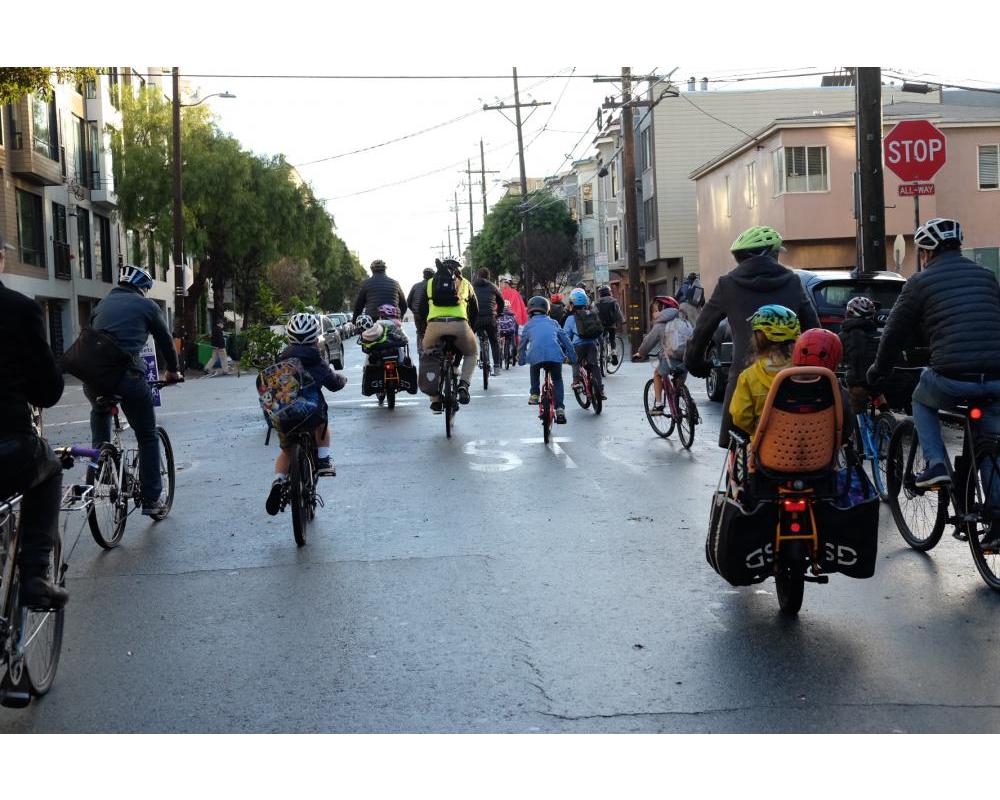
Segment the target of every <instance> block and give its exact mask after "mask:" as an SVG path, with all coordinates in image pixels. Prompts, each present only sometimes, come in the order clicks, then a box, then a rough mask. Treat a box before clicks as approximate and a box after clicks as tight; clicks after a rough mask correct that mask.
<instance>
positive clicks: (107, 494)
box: [88, 381, 183, 550]
mask: <svg viewBox="0 0 1000 800" xmlns="http://www.w3.org/2000/svg"><path fill="white" fill-rule="evenodd" d="M182 382H183V381H178V383H182ZM149 385H150V386H151V387H153V388H154V389H162V388H164V387H165V386H168V385H171V384H168V383H167V382H166V381H149ZM120 400H121V398H120V397H118V396H116V395H110V396H107V397H98V398H97V400H96V401H95V403H96V406H97V407H98V408H101V409H104V410H106V411H108V412H110V414H111V419H112V430H111V441H110V442H105V443H104V444H103V445H101V447H100V450H99V454H98V456H97V460H96V463H95V464H94V465H93V466H92V467H91V468H89V469H88V483H89V484H90V485H91V486H92V487H93V490H94V493H93V506H92V508H91V512H90V514H89V516H88V522H89V523H90V533H91V535H92V536H93V537H94V541H95V542H97V544H98V545H100V546H101V547H103V548H104V549H105V550H112V549H113V548H115V547H117V546H118V545H119V544H121V541H122V538H123V537H124V536H125V523H126V522H127V521H128V517H129V515H130V514H132V513H133V512H134V511H135V510H136V509H138V508H140V507H141V505H142V486H141V483H140V480H139V449H138V447H129V448H126V447H125V446H124V445H123V443H122V434H123V433H124V432H125V431H126V430H128V428H129V427H130V426H129V425H128V423H127V422H126V423H125V424H124V425H123V424H122V422H121V414H120V413H119V410H118V403H119V401H120ZM156 437H157V439H158V441H159V451H160V480H161V483H162V487H163V488H162V490H161V492H160V498H159V499H160V502H161V503H163V505H164V506H165V509H164V510H163V511H162V512H161V513H159V514H157V515H156V516H154V517H152V519H153V520H154V521H155V522H160V521H161V520H164V519H166V517H167V515H168V514H169V513H170V509H171V507H172V506H173V502H174V482H175V479H176V471H175V468H174V450H173V447H172V445H171V444H170V437H169V436H167V431H166V430H165V429H164V428H163V426H162V425H157V426H156Z"/></svg>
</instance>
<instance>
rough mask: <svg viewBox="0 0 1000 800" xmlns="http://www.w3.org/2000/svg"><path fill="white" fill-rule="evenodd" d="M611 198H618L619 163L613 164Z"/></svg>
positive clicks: (613, 162)
mask: <svg viewBox="0 0 1000 800" xmlns="http://www.w3.org/2000/svg"><path fill="white" fill-rule="evenodd" d="M611 196H612V197H618V162H617V161H612V162H611Z"/></svg>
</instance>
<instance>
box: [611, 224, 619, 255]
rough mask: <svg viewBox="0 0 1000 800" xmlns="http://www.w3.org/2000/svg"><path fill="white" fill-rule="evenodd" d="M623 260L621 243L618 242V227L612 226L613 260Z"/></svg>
mask: <svg viewBox="0 0 1000 800" xmlns="http://www.w3.org/2000/svg"><path fill="white" fill-rule="evenodd" d="M620 258H621V248H620V242H619V241H618V226H617V225H612V226H611V260H612V261H618V260H619V259H620Z"/></svg>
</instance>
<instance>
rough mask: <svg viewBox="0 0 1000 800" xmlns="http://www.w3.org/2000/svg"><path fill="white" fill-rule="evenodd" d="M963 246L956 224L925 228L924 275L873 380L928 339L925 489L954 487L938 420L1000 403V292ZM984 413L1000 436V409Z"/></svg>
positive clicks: (920, 234) (921, 241) (923, 403)
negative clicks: (964, 407)
mask: <svg viewBox="0 0 1000 800" xmlns="http://www.w3.org/2000/svg"><path fill="white" fill-rule="evenodd" d="M962 239H963V234H962V226H961V225H960V224H959V223H958V221H957V220H954V219H942V218H935V219H930V220H928V221H927V222H925V223H924V224H923V225H921V226H920V227H919V228H917V231H916V233H915V234H914V241H915V243H916V245H917V247H918V248H919V250H918V256H917V257H918V258H919V259H920V260H921V261H922V262H925V265H924V268H923V271H922V272H918V273H916V274H915V275H913V276H911V277H910V279H909V280H907V282H906V284H905V285H904V286H903V291H902V292H900V294H899V297H898V299H897V300H896V303H895V305H893V307H892V311H891V312H890V313H889V320H888V322H886V325H885V329H884V330H883V331H882V339H881V341H880V342H879V347H878V353H877V354H876V356H875V363H874V364H873V365H872V366H871V367H870V368H869V370H868V375H867V378H868V383H869V384H877V383H878V381H879V380H880V379H881V378H883V377H884V376H886V375H888V374H889V373H890V371H891V370H892V363H893V360H894V359H895V357H896V356H897V355H898V353H899V352H900V351H901V350H902V349H903V347H904V345H905V344H906V342H907V340H908V339H909V338H910V336H911V334H912V333H913V332H915V331H918V330H919V331H922V332H923V334H924V335H925V338H926V340H927V342H928V346H929V348H930V362H929V363H930V365H929V366H928V367H927V369H925V370H924V371H923V373H922V374H921V376H920V381H919V383H917V387H916V389H914V390H913V423H914V425H915V427H916V429H917V436H918V437H919V439H920V446H921V448H923V451H924V456H925V457H926V458H927V468H926V469H925V470H923V471H922V472H920V473H919V474H918V475H916V476H914V478H915V480H914V483H915V484H916V485H917V486H918V487H920V488H927V487H930V486H938V485H942V484H947V483H950V482H951V478H950V476H949V474H948V468H947V465H946V460H947V453H946V451H945V447H944V440H943V439H942V437H941V422H940V420H939V419H938V413H937V412H938V411H939V410H944V409H949V410H951V409H954V408H956V407H957V406H958V405H959V404H960V403H961V402H963V401H972V402H975V401H979V400H993V399H996V398H1000V285H998V284H997V279H996V278H995V277H994V275H993V273H992V272H990V271H989V270H988V269H983V268H982V267H980V266H979V265H977V264H976V263H975V262H974V261H970V260H969V259H967V258H964V257H963V256H962ZM983 412H984V413H983V418H982V420H981V422H980V430H982V431H985V432H988V433H990V434H1000V403H986V404H985V408H984V409H983ZM994 496H995V495H994Z"/></svg>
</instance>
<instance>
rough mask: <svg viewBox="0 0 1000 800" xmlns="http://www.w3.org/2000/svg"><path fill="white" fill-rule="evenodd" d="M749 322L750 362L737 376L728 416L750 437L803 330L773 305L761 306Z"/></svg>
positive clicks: (784, 310)
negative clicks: (750, 338) (772, 388)
mask: <svg viewBox="0 0 1000 800" xmlns="http://www.w3.org/2000/svg"><path fill="white" fill-rule="evenodd" d="M748 321H749V323H750V328H751V330H752V331H753V339H752V340H751V344H750V357H749V359H748V360H749V361H751V362H752V363H750V366H748V367H747V368H746V369H745V370H743V372H741V373H740V377H739V379H738V380H737V382H736V389H735V390H734V391H733V399H732V401H731V402H730V404H729V414H730V416H732V418H733V426H734V427H736V428H738V429H739V430H741V431H743V432H744V433H746V434H747V435H749V436H750V437H751V438H752V437H753V434H754V432H755V431H756V430H757V423H758V422H759V421H760V415H761V414H762V413H763V412H764V403H765V401H766V400H767V393H768V391H769V390H770V388H771V384H772V383H774V376H775V375H777V374H778V373H779V372H781V370H783V369H784V368H785V367H787V366H790V365H791V362H792V348H793V347H794V346H795V340H796V339H798V338H799V334H800V333H801V332H802V328H801V325H800V323H799V318H798V315H796V313H795V312H794V311H792V310H791V309H790V308H786V307H785V306H779V305H776V304H769V305H765V306H761V307H760V308H758V309H757V310H756V311H755V312H754V313H753V315H752V316H751V317H750V319H749V320H748Z"/></svg>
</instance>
